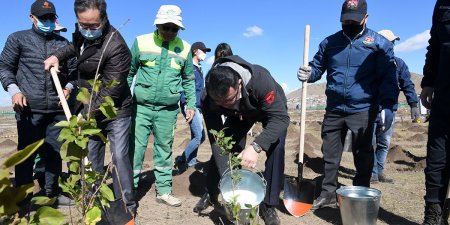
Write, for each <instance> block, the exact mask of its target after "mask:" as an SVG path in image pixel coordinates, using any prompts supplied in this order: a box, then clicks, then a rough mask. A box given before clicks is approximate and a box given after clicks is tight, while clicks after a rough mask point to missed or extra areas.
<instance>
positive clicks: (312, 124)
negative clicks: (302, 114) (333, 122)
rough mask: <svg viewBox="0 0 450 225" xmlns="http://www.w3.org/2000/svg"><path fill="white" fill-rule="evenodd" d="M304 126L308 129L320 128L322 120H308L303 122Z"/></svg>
mask: <svg viewBox="0 0 450 225" xmlns="http://www.w3.org/2000/svg"><path fill="white" fill-rule="evenodd" d="M305 126H306V127H305V128H306V129H308V130H321V129H322V122H321V121H308V122H306V123H305Z"/></svg>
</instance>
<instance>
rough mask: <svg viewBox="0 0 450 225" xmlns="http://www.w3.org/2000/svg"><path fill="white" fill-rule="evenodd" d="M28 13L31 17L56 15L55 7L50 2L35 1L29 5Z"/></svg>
mask: <svg viewBox="0 0 450 225" xmlns="http://www.w3.org/2000/svg"><path fill="white" fill-rule="evenodd" d="M30 12H31V14H32V15H35V16H37V17H40V16H43V15H47V14H53V15H56V9H55V5H54V4H53V3H52V2H50V1H46V0H36V1H35V2H34V3H33V4H32V5H31V11H30Z"/></svg>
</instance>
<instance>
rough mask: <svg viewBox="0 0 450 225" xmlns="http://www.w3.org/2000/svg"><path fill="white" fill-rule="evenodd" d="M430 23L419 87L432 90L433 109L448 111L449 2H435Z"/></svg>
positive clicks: (449, 73) (449, 105) (449, 74)
mask: <svg viewBox="0 0 450 225" xmlns="http://www.w3.org/2000/svg"><path fill="white" fill-rule="evenodd" d="M432 22H433V24H432V26H431V30H430V35H431V38H430V40H429V41H428V42H429V46H428V47H427V50H428V52H427V54H426V59H425V66H424V68H423V79H422V83H421V86H422V88H423V87H433V88H434V97H433V103H432V108H433V109H436V108H440V109H441V108H443V109H449V108H450V98H449V96H450V0H438V1H437V2H436V6H435V8H434V12H433V21H432ZM436 111H437V110H436Z"/></svg>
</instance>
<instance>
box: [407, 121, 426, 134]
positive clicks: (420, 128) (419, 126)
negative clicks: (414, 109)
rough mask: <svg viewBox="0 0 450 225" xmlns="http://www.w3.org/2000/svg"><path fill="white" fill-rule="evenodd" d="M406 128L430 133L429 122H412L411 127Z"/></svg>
mask: <svg viewBox="0 0 450 225" xmlns="http://www.w3.org/2000/svg"><path fill="white" fill-rule="evenodd" d="M405 128H406V129H407V130H408V131H410V132H416V133H428V124H427V125H423V124H417V123H413V124H411V125H410V126H409V127H406V126H405Z"/></svg>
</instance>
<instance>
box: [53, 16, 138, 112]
mask: <svg viewBox="0 0 450 225" xmlns="http://www.w3.org/2000/svg"><path fill="white" fill-rule="evenodd" d="M75 27H76V28H75V33H73V43H72V44H71V45H68V46H67V47H65V48H63V49H61V50H60V51H58V52H56V53H55V54H54V55H55V56H56V57H57V58H58V59H59V60H60V61H61V60H62V59H65V58H68V57H71V56H76V57H77V60H78V76H79V87H84V88H87V89H88V90H89V91H90V92H92V91H91V89H92V88H91V85H90V84H89V83H88V81H89V80H94V77H95V74H96V70H97V66H98V63H99V61H100V57H101V55H102V52H103V51H104V55H103V58H102V61H101V63H100V69H99V72H98V73H99V74H100V75H101V76H100V77H99V80H101V87H100V88H99V92H98V94H97V95H96V96H95V98H93V101H92V106H91V110H95V111H96V113H95V115H96V118H97V119H104V117H102V114H101V112H100V111H99V110H98V109H99V106H100V104H101V103H102V102H103V98H104V97H106V96H110V97H111V98H112V99H113V100H114V105H115V107H116V108H117V109H118V112H117V117H118V118H120V117H127V116H130V115H131V101H132V99H131V92H130V88H129V87H128V83H127V76H128V72H129V70H130V66H131V53H130V50H129V49H128V46H127V44H126V43H125V40H124V39H123V37H122V35H120V33H119V32H115V31H116V29H115V28H114V27H113V26H111V25H110V24H109V22H107V23H106V24H105V26H104V28H103V31H102V33H103V35H102V37H101V38H98V39H96V40H94V41H87V40H86V39H85V38H84V37H83V36H82V35H81V33H80V32H79V31H78V26H77V25H76V24H75ZM113 34H114V35H113ZM111 35H113V36H112V38H111V40H110V41H109V44H108V46H106V45H107V43H108V40H109V38H110V37H111ZM83 44H84V48H83V53H82V54H81V48H82V46H83ZM113 80H116V81H118V82H119V84H118V85H115V86H112V87H107V85H108V84H110V83H111V81H113ZM75 108H76V109H75V112H78V111H80V110H81V108H83V107H82V105H81V103H79V104H78V106H76V107H75Z"/></svg>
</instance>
